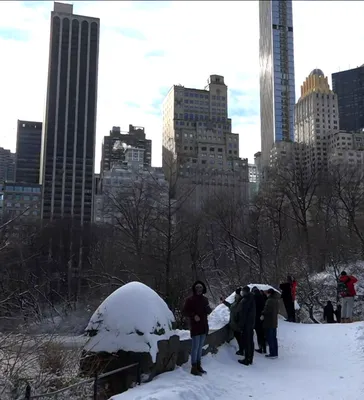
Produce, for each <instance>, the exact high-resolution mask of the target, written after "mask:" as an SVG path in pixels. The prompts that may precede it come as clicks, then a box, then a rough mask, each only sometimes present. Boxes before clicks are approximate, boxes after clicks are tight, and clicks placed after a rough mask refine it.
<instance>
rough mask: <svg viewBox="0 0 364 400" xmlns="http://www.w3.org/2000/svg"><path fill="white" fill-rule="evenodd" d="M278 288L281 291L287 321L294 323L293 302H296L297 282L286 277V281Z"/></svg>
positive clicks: (290, 277)
mask: <svg viewBox="0 0 364 400" xmlns="http://www.w3.org/2000/svg"><path fill="white" fill-rule="evenodd" d="M279 288H280V289H281V291H282V299H283V303H284V306H285V308H286V312H287V321H288V322H296V311H295V306H294V303H295V300H296V290H297V282H296V281H295V279H293V278H292V276H290V275H288V276H287V281H286V282H284V283H281V285H280V286H279Z"/></svg>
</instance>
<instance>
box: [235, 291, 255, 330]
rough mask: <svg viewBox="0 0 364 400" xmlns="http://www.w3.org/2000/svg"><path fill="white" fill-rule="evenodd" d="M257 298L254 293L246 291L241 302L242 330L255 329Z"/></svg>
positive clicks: (240, 324) (238, 321)
mask: <svg viewBox="0 0 364 400" xmlns="http://www.w3.org/2000/svg"><path fill="white" fill-rule="evenodd" d="M255 314H256V309H255V299H254V294H253V293H245V294H244V295H243V298H242V300H241V301H240V303H239V309H238V320H237V323H238V327H239V331H240V332H244V331H246V330H253V329H254V325H255Z"/></svg>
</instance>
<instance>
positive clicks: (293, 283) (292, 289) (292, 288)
mask: <svg viewBox="0 0 364 400" xmlns="http://www.w3.org/2000/svg"><path fill="white" fill-rule="evenodd" d="M296 292H297V282H296V281H293V282H292V283H291V293H292V300H293V301H295V300H296Z"/></svg>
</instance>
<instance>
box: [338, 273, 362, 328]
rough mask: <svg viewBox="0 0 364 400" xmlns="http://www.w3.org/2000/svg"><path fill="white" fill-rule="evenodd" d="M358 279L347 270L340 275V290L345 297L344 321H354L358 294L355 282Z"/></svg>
mask: <svg viewBox="0 0 364 400" xmlns="http://www.w3.org/2000/svg"><path fill="white" fill-rule="evenodd" d="M357 282H358V280H357V279H356V278H355V277H354V276H349V275H348V274H347V273H346V271H343V272H342V273H341V275H340V279H339V285H338V290H339V293H340V294H341V296H342V298H343V306H342V318H341V319H342V322H344V323H345V322H352V320H353V309H354V297H355V296H356V291H355V284H356V283H357Z"/></svg>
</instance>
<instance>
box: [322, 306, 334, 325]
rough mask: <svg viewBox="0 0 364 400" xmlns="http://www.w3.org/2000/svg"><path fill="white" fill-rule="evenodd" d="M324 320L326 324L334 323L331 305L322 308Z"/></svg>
mask: <svg viewBox="0 0 364 400" xmlns="http://www.w3.org/2000/svg"><path fill="white" fill-rule="evenodd" d="M324 320H325V321H326V322H335V320H334V307H333V305H332V304H331V303H328V304H326V306H325V307H324Z"/></svg>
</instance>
